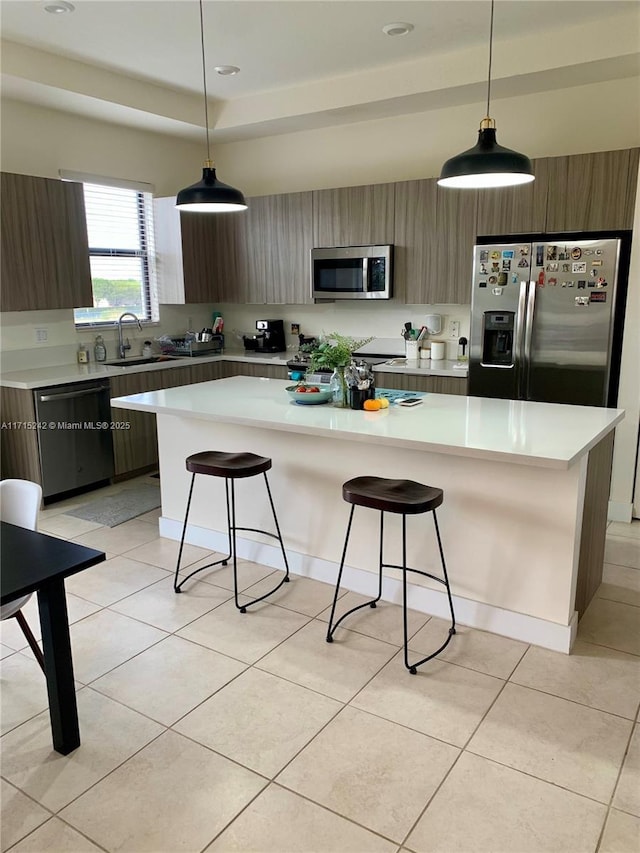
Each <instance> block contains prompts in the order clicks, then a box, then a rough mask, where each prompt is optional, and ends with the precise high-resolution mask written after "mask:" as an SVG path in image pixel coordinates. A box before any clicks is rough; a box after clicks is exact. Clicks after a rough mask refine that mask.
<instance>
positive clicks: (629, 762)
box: [613, 726, 640, 817]
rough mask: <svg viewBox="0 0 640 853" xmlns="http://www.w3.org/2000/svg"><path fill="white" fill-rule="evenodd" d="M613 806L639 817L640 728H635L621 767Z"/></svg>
mask: <svg viewBox="0 0 640 853" xmlns="http://www.w3.org/2000/svg"><path fill="white" fill-rule="evenodd" d="M613 805H614V806H615V807H616V808H618V809H621V810H622V811H624V812H631V813H632V814H634V815H635V816H636V817H640V726H636V727H635V729H634V732H633V737H632V738H631V743H630V744H629V751H628V752H627V755H626V757H625V760H624V765H623V766H622V773H621V774H620V779H619V780H618V787H617V788H616V793H615V796H614V798H613Z"/></svg>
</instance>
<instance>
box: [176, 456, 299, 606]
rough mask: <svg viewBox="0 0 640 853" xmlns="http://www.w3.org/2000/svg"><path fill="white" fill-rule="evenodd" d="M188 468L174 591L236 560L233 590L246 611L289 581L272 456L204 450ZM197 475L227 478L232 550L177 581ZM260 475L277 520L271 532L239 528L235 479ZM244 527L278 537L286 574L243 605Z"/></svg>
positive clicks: (228, 523) (188, 462)
mask: <svg viewBox="0 0 640 853" xmlns="http://www.w3.org/2000/svg"><path fill="white" fill-rule="evenodd" d="M186 468H187V471H191V473H192V477H191V486H190V488H189V498H188V500H187V511H186V513H185V516H184V526H183V528H182V538H181V539H180V550H179V551H178V563H177V565H176V574H175V578H174V581H173V589H174V591H175V592H182V589H181V587H182V586H183V585H184V584H185V583H186V582H187V581H188V580H189V578H192V577H193V576H194V575H196V574H197V573H198V572H203V571H204V570H205V569H210V568H211V566H218V565H222V566H226V565H227V563H228V561H229V560H231V559H232V560H233V589H234V598H235V603H236V607H237V608H238V610H239V611H240V613H246V612H247V607H251V605H252V604H257V603H258V602H259V601H262V600H263V599H265V598H267V597H268V596H270V595H273V593H274V592H275V591H276V590H278V589H280V587H281V586H282V584H283V583H289V563H288V562H287V555H286V552H285V550H284V543H283V541H282V535H281V534H280V525H279V524H278V518H277V516H276V510H275V507H274V505H273V498H272V497H271V489H270V488H269V479H268V477H267V471H269V470H270V468H271V459H269V458H268V457H267V456H257V455H256V454H255V453H222V452H220V451H217V450H205V451H203V452H202V453H194V454H192V455H191V456H188V457H187V459H186ZM196 474H205V475H207V476H209V477H224V485H225V492H226V498H227V530H228V533H229V553H228V554H227V556H226V557H223V558H222V559H221V560H215V561H214V562H213V563H208V564H207V565H206V566H201V567H200V568H199V569H195V570H194V571H192V572H191V573H190V574H188V575H187V576H186V577H184V578H183V579H182V580H181V581H180V583H178V574H179V572H180V560H181V558H182V549H183V546H184V537H185V534H186V532H187V521H188V518H189V509H190V507H191V497H192V495H193V485H194V482H195V479H196ZM257 474H262V475H263V476H264V482H265V485H266V487H267V495H268V496H269V503H270V504H271V512H272V513H273V520H274V522H275V527H276V531H277V532H276V533H270V532H269V531H267V530H259V529H257V528H256V527H238V526H237V525H236V498H235V480H240V479H245V478H247V477H255V476H256V475H257ZM237 530H245V531H251V532H253V533H261V534H263V535H264V536H271V537H272V538H273V539H277V540H278V542H279V543H280V549H281V550H282V558H283V560H284V567H285V576H284V578H283V579H282V580H281V581H280V583H279V584H278V585H277V586H274V588H273V589H272V590H270V591H269V592H267V593H265V594H264V595H261V596H260V597H259V598H254V599H253V601H248V602H247V603H246V604H240V602H239V601H238V565H237V560H236V531H237Z"/></svg>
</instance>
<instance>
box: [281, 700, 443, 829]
mask: <svg viewBox="0 0 640 853" xmlns="http://www.w3.org/2000/svg"><path fill="white" fill-rule="evenodd" d="M457 756H458V750H457V749H455V748H454V747H452V746H449V745H447V744H444V743H441V742H440V741H437V740H434V739H433V738H429V737H427V736H426V735H422V734H419V733H418V732H413V731H410V730H409V729H406V728H404V727H403V726H399V725H397V724H395V723H390V722H388V721H386V720H381V719H379V718H378V717H374V716H372V715H370V714H365V713H364V712H363V711H357V710H355V709H354V708H348V707H347V708H345V709H344V710H343V711H341V712H340V714H338V716H337V717H336V718H335V719H334V720H333V721H332V722H331V723H329V725H328V726H327V727H326V728H325V729H323V730H322V731H321V732H320V734H319V735H317V737H315V738H314V740H313V741H312V742H311V743H310V744H309V746H307V747H306V748H305V749H304V750H303V751H302V752H301V753H300V754H299V755H298V757H297V758H295V759H294V760H293V761H292V762H291V764H289V766H288V767H286V768H285V769H284V770H283V771H282V773H281V774H280V775H279V776H278V778H277V781H278V782H279V783H280V784H282V785H284V786H285V787H287V788H290V789H292V790H294V791H297V792H298V793H300V794H302V795H303V796H305V797H308V798H309V799H310V800H313V801H314V802H316V803H320V804H321V805H324V806H326V807H327V808H329V809H331V810H332V811H335V812H337V813H338V814H341V815H342V816H343V817H347V818H349V819H350V820H354V821H355V822H356V823H359V824H360V825H362V826H365V827H367V828H368V829H371V830H373V831H374V832H379V833H380V834H381V835H384V836H385V837H386V838H390V839H392V840H394V841H397V842H400V841H402V839H403V838H404V837H405V835H406V834H407V832H408V831H409V829H410V828H411V827H412V826H413V823H414V822H415V821H416V820H417V818H418V817H419V815H420V813H421V812H422V809H423V808H424V806H425V804H426V803H427V801H428V800H429V798H430V797H431V796H432V795H433V793H434V792H435V791H436V789H437V787H438V785H439V784H440V782H441V781H442V780H443V778H444V777H445V775H446V774H447V772H448V770H449V768H450V767H451V765H452V764H453V762H454V761H455V759H456V758H457Z"/></svg>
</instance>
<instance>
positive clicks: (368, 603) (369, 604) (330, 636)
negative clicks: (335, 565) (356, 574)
mask: <svg viewBox="0 0 640 853" xmlns="http://www.w3.org/2000/svg"><path fill="white" fill-rule="evenodd" d="M355 508H356V507H355V504H352V505H351V512H350V513H349V521H348V523H347V533H346V535H345V537H344V547H343V549H342V558H341V560H340V568H339V569H338V580H337V582H336V591H335V593H334V596H333V605H332V607H331V615H330V616H329V627H328V628H327V643H332V642H333V635H334V633H335V630H336V628H337V627H338V625H339V624H340V623H341V622H343V621H344V620H345V619H346V618H347V616H350V615H351V614H352V613H355V611H356V610H360V609H361V608H363V607H372V608H375V606H376V604H377V603H378V601H380V599H381V598H382V565H383V563H382V544H383V540H384V513H383V512H381V513H380V552H379V557H378V597H377V598H374V599H372V600H371V601H365V602H364V604H358V605H357V606H356V607H352V608H351V610H347V612H346V613H344V614H343V615H342V616H341V617H340V618H339V619H338V621H337V622H336V623H335V625H334V624H333V617H334V614H335V612H336V604H337V602H338V595H339V593H340V581H341V579H342V570H343V568H344V561H345V558H346V556H347V546H348V544H349V535H350V533H351V522H352V521H353V511H354V510H355Z"/></svg>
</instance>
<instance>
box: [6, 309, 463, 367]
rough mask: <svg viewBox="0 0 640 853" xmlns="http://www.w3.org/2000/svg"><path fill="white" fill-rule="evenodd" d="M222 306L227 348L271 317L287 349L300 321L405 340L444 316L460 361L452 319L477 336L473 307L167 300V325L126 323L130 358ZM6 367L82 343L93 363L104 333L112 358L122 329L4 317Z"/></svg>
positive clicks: (51, 316)
mask: <svg viewBox="0 0 640 853" xmlns="http://www.w3.org/2000/svg"><path fill="white" fill-rule="evenodd" d="M214 310H217V311H220V312H221V314H222V316H223V317H224V321H225V325H224V331H225V338H226V341H225V343H226V348H227V350H234V349H236V350H237V349H242V346H243V344H242V333H243V332H244V333H251V334H253V333H254V332H255V325H256V323H255V321H256V320H263V319H265V320H266V319H282V320H284V325H285V332H286V335H287V348H288V349H291V350H294V349H296V348H297V337H296V336H295V335H292V334H291V324H292V323H298V324H299V325H300V331H301V332H302V333H303V334H305V335H321V334H322V333H323V332H333V331H337V332H341V333H342V334H344V335H352V336H354V337H359V338H365V337H370V336H374V337H385V338H393V337H396V336H397V337H398V338H400V331H401V329H402V328H403V326H404V323H405V322H407V321H411V323H412V325H413V326H414V327H415V328H420V326H422V325H423V324H424V322H425V316H426V315H427V314H440V315H441V316H442V333H441V334H439V335H433V336H432V335H430V336H429V340H443V341H445V342H446V344H447V357H448V358H455V357H456V353H457V345H458V340H457V337H456V338H450V337H449V322H450V321H451V320H457V321H458V322H459V324H460V332H459V334H460V335H464V336H465V337H467V338H468V337H469V306H468V305H393V304H391V303H385V304H381V303H376V304H371V305H370V304H367V305H362V303H360V302H357V303H356V302H354V303H351V302H340V303H338V302H335V303H326V304H322V305H217V306H213V305H161V306H160V322H159V323H158V324H157V325H153V326H143V327H142V332H140V331H138V329H137V328H136V327H133V326H128V327H126V336H127V337H128V338H129V340H130V342H131V351H130V355H139V354H140V353H141V351H142V343H143V341H145V340H147V339H150V340H154V339H155V338H157V337H159V336H160V335H163V334H180V333H181V332H185V331H186V330H187V329H189V328H191V329H193V330H195V331H199V330H200V329H202V328H206V327H208V326H210V325H211V315H212V312H213V311H214ZM0 324H1V326H0V355H1V362H0V369H1V370H2V371H3V372H9V371H12V370H25V369H29V368H34V367H45V366H48V365H57V364H69V363H71V362H73V361H75V359H76V352H77V350H78V344H80V343H84V344H86V345H87V346H88V348H89V352H90V358H91V360H93V343H94V340H95V337H96V335H98V334H100V335H102V337H103V338H104V341H105V344H106V346H107V358H109V359H112V358H117V352H116V347H117V339H118V334H117V331H116V329H115V328H113V327H111V328H107V329H88V330H83V331H76V328H75V325H74V323H73V311H71V310H69V309H64V310H60V311H20V312H5V313H3V314H2V315H0ZM37 330H45V333H46V338H47V339H46V341H44V342H38V341H37Z"/></svg>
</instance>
